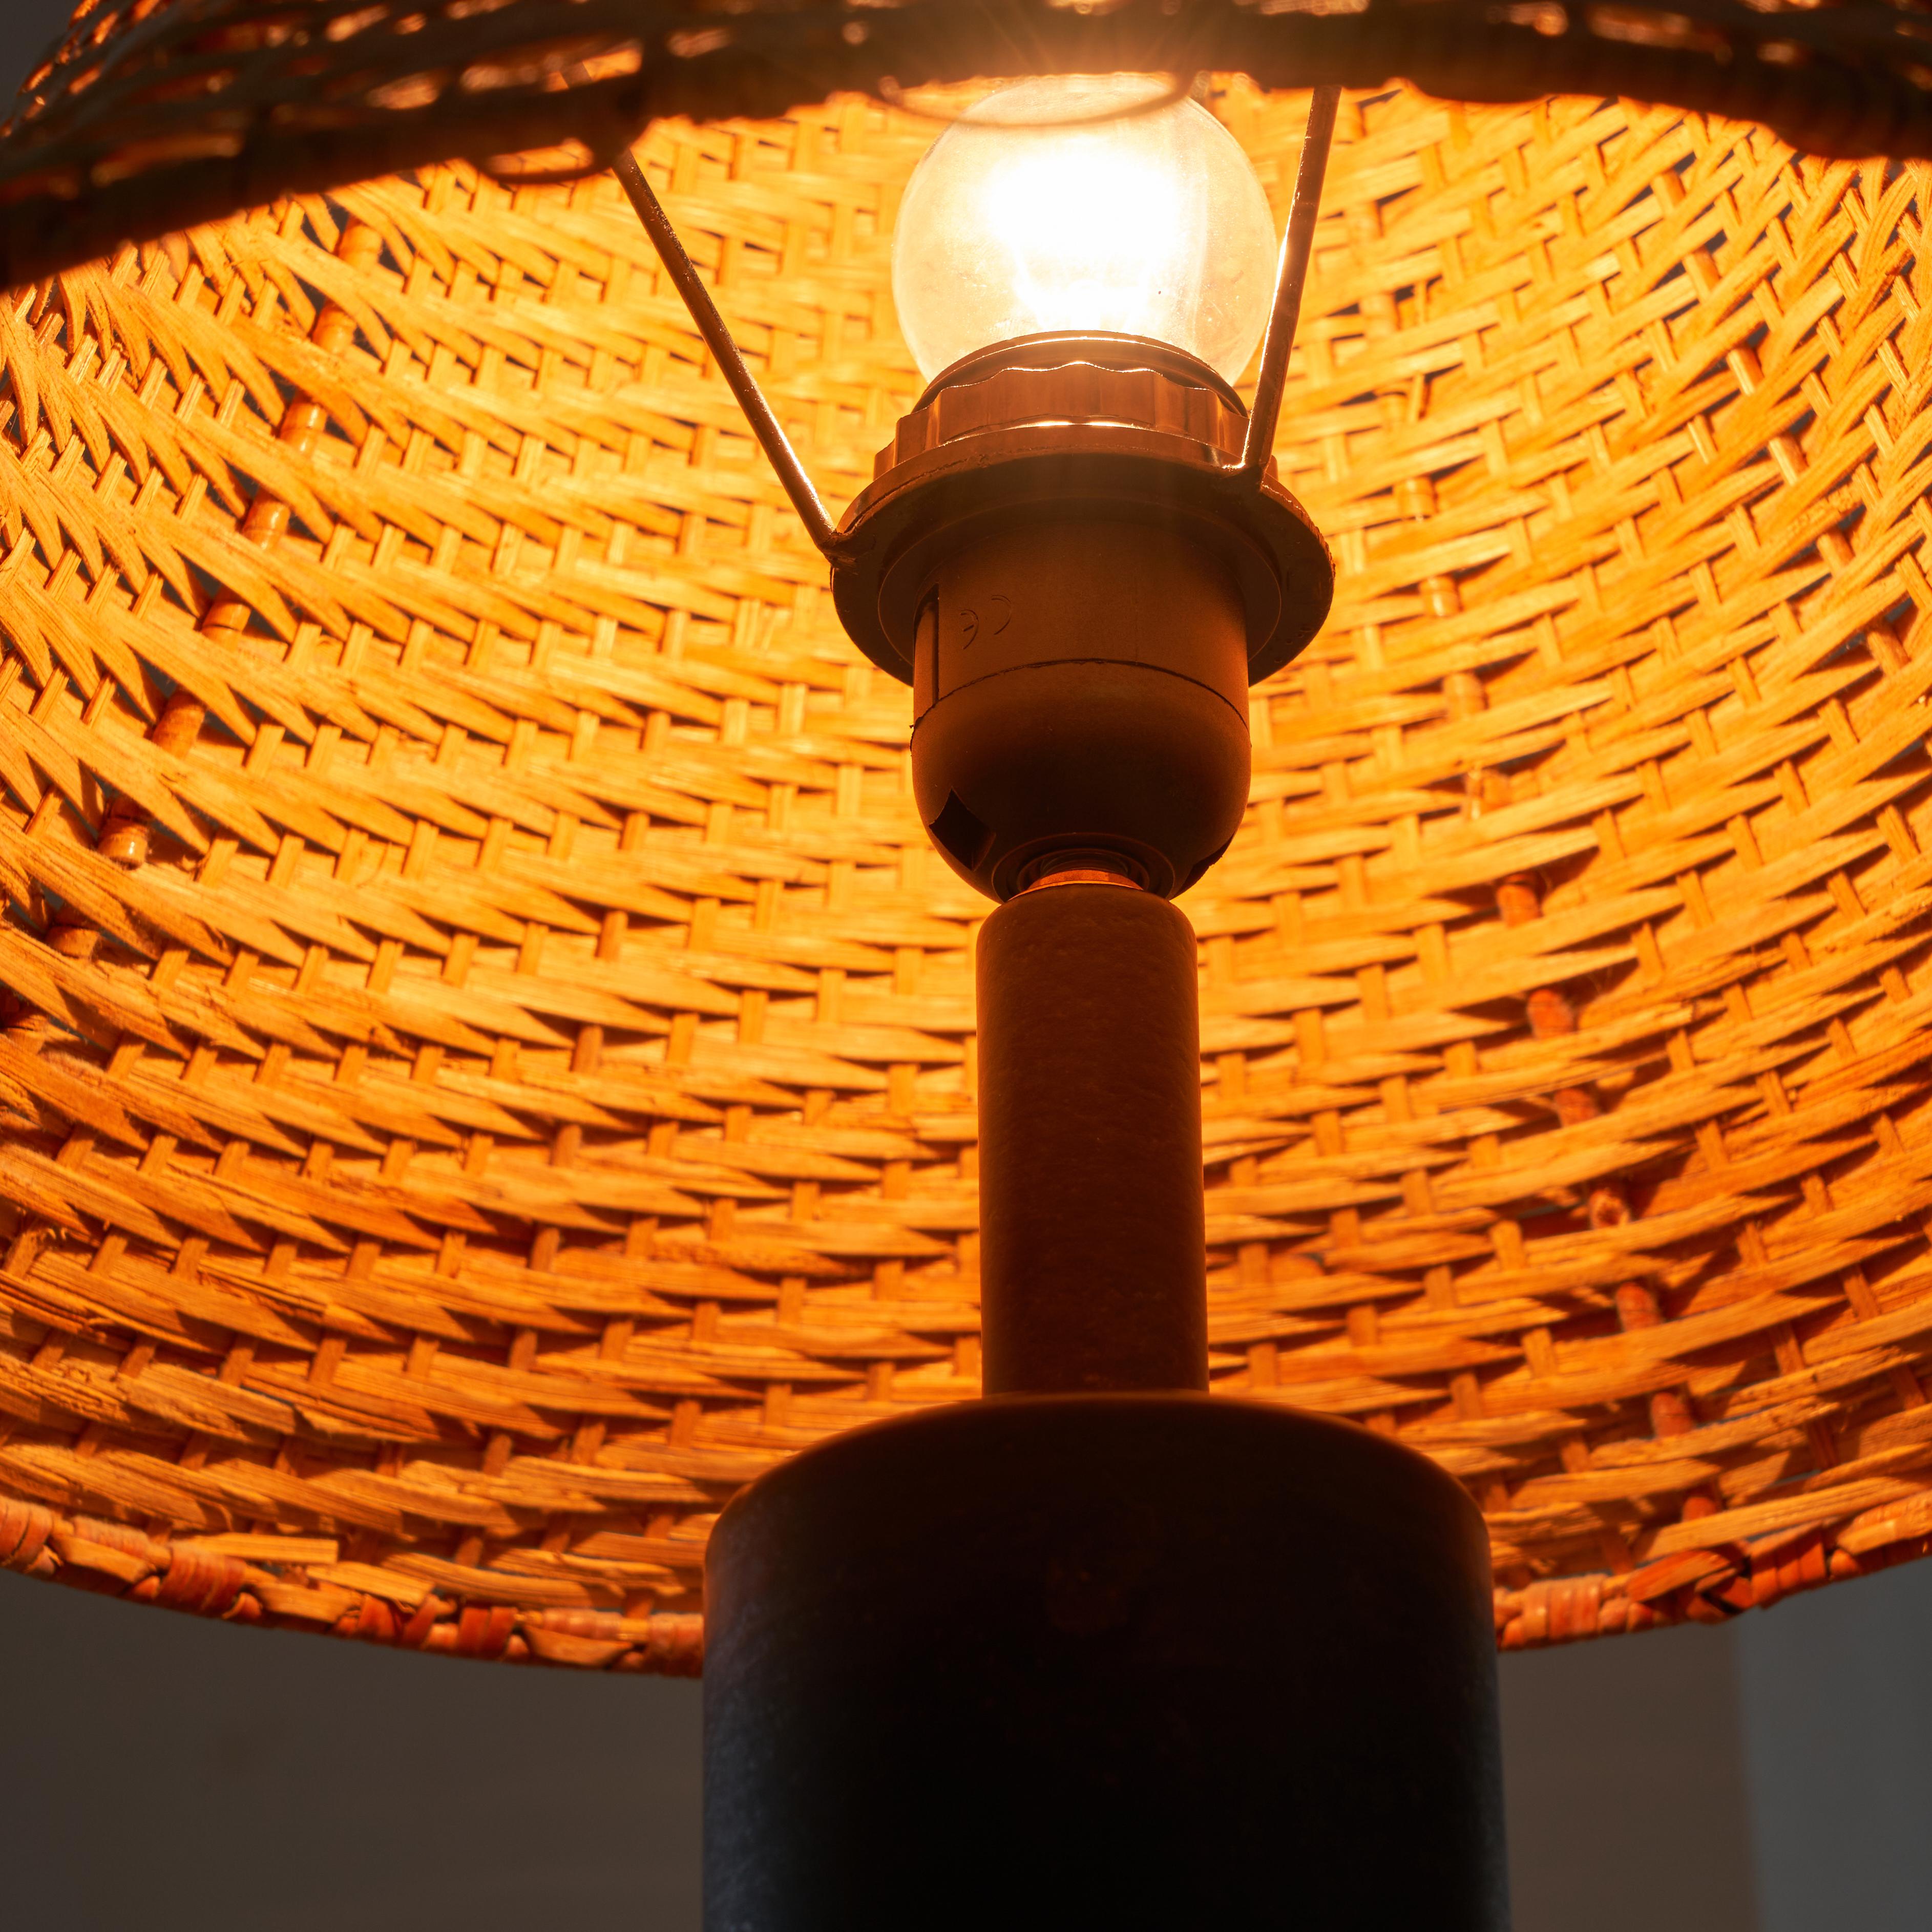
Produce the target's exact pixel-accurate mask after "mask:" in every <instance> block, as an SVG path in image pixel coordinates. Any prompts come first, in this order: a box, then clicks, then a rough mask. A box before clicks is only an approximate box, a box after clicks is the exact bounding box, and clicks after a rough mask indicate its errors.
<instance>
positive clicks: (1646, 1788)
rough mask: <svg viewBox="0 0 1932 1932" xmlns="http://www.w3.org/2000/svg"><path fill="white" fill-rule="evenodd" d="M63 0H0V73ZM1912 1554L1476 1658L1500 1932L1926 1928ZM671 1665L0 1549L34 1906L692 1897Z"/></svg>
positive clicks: (26, 1919) (681, 1913) (182, 1919)
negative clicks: (77, 1586)
mask: <svg viewBox="0 0 1932 1932" xmlns="http://www.w3.org/2000/svg"><path fill="white" fill-rule="evenodd" d="M67 13H68V6H67V5H65V0H0V101H4V100H5V99H7V98H10V96H11V95H12V92H13V89H14V87H15V86H17V83H18V80H19V78H20V77H21V76H22V75H23V74H24V73H25V72H26V70H27V68H28V66H29V65H31V62H32V61H33V59H34V56H35V55H37V53H38V52H40V49H41V48H42V47H43V46H44V45H45V44H46V42H47V41H48V40H49V39H50V38H51V37H52V36H53V35H54V34H55V33H57V32H58V30H59V28H60V27H61V26H62V23H63V21H64V20H65V17H66V14H67ZM1928 1639H1932V1564H1927V1565H1921V1566H1920V1567H1919V1568H1916V1569H1912V1570H1906V1571H1895V1572H1893V1573H1891V1574H1889V1575H1887V1576H1885V1577H1879V1578H1876V1579H1874V1580H1872V1581H1870V1582H1867V1583H1858V1584H1856V1585H1852V1586H1841V1587H1840V1588H1838V1589H1834V1590H1832V1591H1830V1592H1826V1593H1825V1594H1823V1595H1819V1596H1815V1597H1810V1598H1800V1599H1799V1600H1797V1601H1795V1602H1793V1603H1790V1604H1786V1605H1784V1606H1781V1607H1780V1608H1779V1609H1778V1610H1776V1611H1775V1612H1773V1613H1769V1614H1768V1615H1766V1616H1750V1617H1747V1618H1745V1619H1743V1620H1742V1622H1739V1623H1738V1624H1736V1625H1733V1626H1730V1627H1729V1628H1725V1629H1723V1630H1717V1631H1712V1630H1701V1629H1691V1630H1683V1631H1669V1632H1665V1633H1662V1634H1657V1635H1652V1636H1649V1637H1640V1638H1637V1639H1633V1640H1625V1641H1619V1642H1613V1643H1601V1644H1592V1645H1586V1646H1581V1647H1579V1648H1577V1649H1568V1650H1561V1651H1553V1652H1546V1653H1543V1654H1541V1655H1534V1656H1526V1657H1512V1658H1505V1660H1504V1664H1503V1715H1504V1729H1505V1756H1506V1760H1507V1769H1508V1784H1509V1805H1510V1835H1511V1847H1510V1849H1511V1872H1512V1877H1513V1880H1514V1891H1515V1900H1516V1927H1517V1932H1634V1928H1641V1932H1925V1928H1926V1927H1927V1926H1932V1829H1929V1828H1932V1641H1928ZM697 1739H698V1691H697V1687H696V1686H695V1685H690V1684H679V1683H667V1682H649V1681H644V1680H637V1679H610V1678H601V1677H581V1676H574V1675H571V1674H568V1673H563V1672H558V1671H535V1670H507V1669H502V1668H490V1667H483V1666H480V1665H475V1664H454V1663H446V1662H443V1661H435V1660H431V1659H427V1658H413V1657H401V1656H397V1655H394V1654H392V1653H389V1652H383V1651H378V1650H373V1649H368V1648H365V1647H364V1646H359V1645H350V1644H341V1643H329V1642H326V1641H324V1640H320V1639H317V1638H310V1637H290V1636H286V1635H281V1634H275V1633H269V1634H263V1633H260V1632H257V1631H231V1630H227V1629H223V1628H220V1627H219V1626H214V1625H205V1624H202V1623H200V1622H196V1621H195V1620H193V1619H190V1618H187V1617H181V1616H172V1615H169V1614H168V1613H165V1612H159V1611H150V1610H134V1609H130V1608H129V1607H127V1606H125V1605H122V1604H113V1603H109V1602H106V1601H101V1600H99V1599H97V1598H89V1597H86V1596H83V1595H80V1594H79V1593H77V1592H72V1591H68V1590H62V1589H54V1588H51V1587H49V1586H45V1585H41V1584H37V1583H29V1582H27V1581H26V1580H24V1579H22V1578H19V1577H11V1576H0V1874H4V1877H0V1897H4V1900H5V1910H6V1912H7V1918H8V1922H9V1923H10V1924H15V1925H20V1926H23V1927H26V1926H31V1927H34V1932H119V1928H121V1927H124V1926H127V1925H130V1924H139V1925H140V1926H141V1927H142V1928H143V1932H200V1928H202V1927H205V1926H206V1925H208V1924H219V1923H224V1922H229V1921H233V1919H235V1918H236V1917H237V1916H238V1915H241V1916H245V1918H246V1921H247V1922H248V1924H250V1925H251V1927H254V1928H255V1932H322V1928H324V1927H328V1928H330V1932H334V1928H336V1927H341V1926H344V1925H353V1926H354V1927H356V1928H357V1932H442V1928H443V1927H458V1926H460V1927H463V1928H465V1932H499V1928H500V1932H528V1928H529V1927H531V1926H532V1925H533V1924H549V1925H562V1924H568V1925H573V1926H576V1925H587V1924H595V1923H598V1922H603V1923H607V1924H614V1925H618V1926H622V1927H630V1928H637V1932H692V1929H693V1928H694V1927H696V1925H697V1823H698V1792H697Z"/></svg>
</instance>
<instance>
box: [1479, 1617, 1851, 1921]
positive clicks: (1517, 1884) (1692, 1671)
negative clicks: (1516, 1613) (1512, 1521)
mask: <svg viewBox="0 0 1932 1932" xmlns="http://www.w3.org/2000/svg"><path fill="white" fill-rule="evenodd" d="M1736 1643H1737V1631H1736V1627H1735V1626H1726V1627H1724V1628H1719V1629H1709V1628H1700V1627H1698V1626H1696V1625H1692V1626H1691V1627H1689V1628H1682V1629H1676V1630H1667V1631H1655V1632H1652V1633H1651V1634H1648V1635H1646V1636H1643V1637H1614V1638H1609V1639H1606V1640H1601V1641H1600V1642H1598V1643H1583V1644H1575V1645H1571V1646H1567V1647H1565V1648H1563V1649H1557V1650H1547V1651H1535V1652H1526V1653H1523V1654H1520V1655H1514V1656H1508V1657H1505V1658H1504V1659H1503V1661H1502V1688H1503V1764H1504V1772H1505V1778H1506V1779H1507V1781H1508V1799H1509V1833H1510V1879H1511V1892H1512V1894H1513V1897H1512V1904H1513V1907H1514V1916H1515V1928H1514V1932H1632V1928H1634V1927H1640V1928H1642V1932H1757V1928H1758V1927H1759V1924H1760V1920H1759V1916H1758V1914H1757V1911H1756V1909H1755V1908H1754V1897H1753V1894H1754V1889H1755V1888H1754V1882H1753V1873H1752V1860H1751V1821H1750V1810H1749V1796H1748V1790H1747V1785H1746V1780H1745V1767H1744V1764H1743V1761H1742V1751H1740V1748H1739V1711H1738V1706H1739V1681H1738V1673H1737V1664H1736ZM1851 1926H1852V1921H1841V1925H1840V1927H1838V1928H1835V1932H1849V1928H1850V1927H1851ZM1779 1932H1795V1927H1791V1928H1787V1927H1785V1926H1784V1925H1783V1924H1781V1925H1780V1927H1779ZM1819 1932H1823V1927H1822V1926H1821V1927H1820V1929H1819ZM1861 1932H1862V1928H1861Z"/></svg>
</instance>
